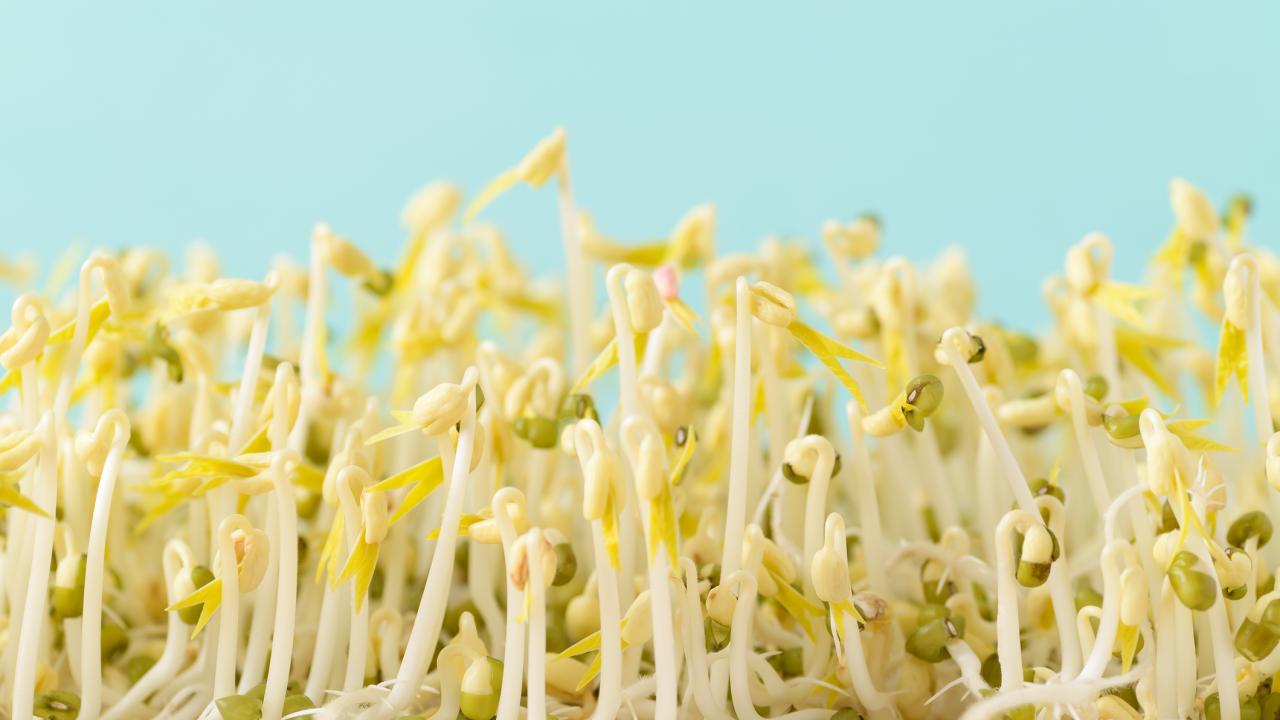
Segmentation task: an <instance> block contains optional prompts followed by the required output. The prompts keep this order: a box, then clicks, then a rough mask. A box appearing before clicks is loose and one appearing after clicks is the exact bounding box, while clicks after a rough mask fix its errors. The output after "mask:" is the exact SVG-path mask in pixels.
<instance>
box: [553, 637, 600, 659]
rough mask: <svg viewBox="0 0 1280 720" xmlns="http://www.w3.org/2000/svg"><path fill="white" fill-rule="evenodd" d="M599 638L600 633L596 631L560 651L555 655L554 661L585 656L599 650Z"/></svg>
mask: <svg viewBox="0 0 1280 720" xmlns="http://www.w3.org/2000/svg"><path fill="white" fill-rule="evenodd" d="M600 638H601V636H600V631H599V630H596V631H595V632H593V633H591V634H590V635H588V636H586V637H584V638H582V639H581V640H579V641H578V642H576V643H574V644H572V645H570V646H569V647H567V648H565V649H564V650H562V651H560V654H559V655H556V659H557V660H564V659H565V658H571V657H577V656H579V655H586V654H587V653H589V652H592V651H594V650H599V649H600Z"/></svg>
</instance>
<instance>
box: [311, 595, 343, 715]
mask: <svg viewBox="0 0 1280 720" xmlns="http://www.w3.org/2000/svg"><path fill="white" fill-rule="evenodd" d="M320 584H321V585H322V586H323V588H322V590H321V593H322V595H321V599H320V618H319V621H318V622H317V623H316V633H315V635H316V639H315V646H314V647H313V648H312V651H311V663H310V664H309V665H308V669H309V673H308V675H307V686H306V689H305V690H304V693H305V694H306V696H307V697H308V698H310V699H311V702H313V703H316V704H319V703H321V702H322V701H323V700H324V695H325V692H326V690H325V688H326V686H327V685H328V684H329V674H330V673H331V671H332V669H333V654H334V644H335V643H336V637H335V635H336V633H335V632H333V630H334V629H335V628H336V624H337V623H338V622H339V620H338V618H339V617H340V616H341V614H342V603H341V598H342V594H341V593H340V592H338V591H337V590H335V589H333V588H330V587H329V582H328V580H327V579H326V578H323V577H322V578H321V579H320Z"/></svg>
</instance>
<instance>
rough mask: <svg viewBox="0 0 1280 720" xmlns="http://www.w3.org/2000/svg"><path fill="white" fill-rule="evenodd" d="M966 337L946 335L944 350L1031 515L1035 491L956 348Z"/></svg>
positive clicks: (1021, 504)
mask: <svg viewBox="0 0 1280 720" xmlns="http://www.w3.org/2000/svg"><path fill="white" fill-rule="evenodd" d="M965 337H968V334H967V333H965V331H964V330H962V329H960V328H951V329H950V330H948V331H947V332H946V334H944V335H943V336H942V342H941V343H940V347H941V348H942V351H943V352H944V353H946V357H947V363H948V364H949V365H951V369H952V370H955V373H956V377H958V378H960V385H961V386H962V387H963V388H964V392H965V394H966V395H968V396H969V403H970V404H971V405H973V411H974V413H975V414H977V416H978V422H979V423H980V424H981V425H982V431H983V432H984V433H985V434H986V436H987V440H989V441H990V442H991V449H992V450H994V451H995V453H996V458H997V460H998V461H999V463H1000V465H1001V469H1002V470H1004V474H1005V478H1006V479H1007V480H1008V481H1009V489H1010V490H1012V491H1013V497H1014V499H1015V500H1016V501H1017V502H1018V507H1020V508H1021V509H1023V510H1026V511H1027V512H1034V511H1035V507H1036V505H1035V501H1034V500H1033V499H1032V497H1031V490H1030V489H1029V488H1028V487H1027V479H1026V477H1025V476H1024V475H1023V474H1022V469H1021V468H1020V467H1019V466H1018V460H1017V458H1015V457H1014V456H1013V450H1012V449H1011V448H1010V447H1009V441H1008V440H1007V439H1006V438H1005V436H1004V433H1003V432H1001V431H1000V426H999V425H998V424H996V416H995V413H993V412H991V406H990V405H988V404H987V399H986V397H985V396H984V395H983V394H982V388H980V387H979V386H978V379H977V378H975V377H974V376H973V371H972V370H970V369H969V361H968V359H967V358H965V357H963V356H961V355H960V350H959V349H958V348H957V347H956V344H957V342H959V341H960V338H965Z"/></svg>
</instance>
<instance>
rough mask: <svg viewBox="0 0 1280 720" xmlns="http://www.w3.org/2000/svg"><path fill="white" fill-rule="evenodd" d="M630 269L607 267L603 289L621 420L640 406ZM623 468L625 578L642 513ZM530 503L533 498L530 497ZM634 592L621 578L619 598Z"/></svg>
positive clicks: (632, 560)
mask: <svg viewBox="0 0 1280 720" xmlns="http://www.w3.org/2000/svg"><path fill="white" fill-rule="evenodd" d="M630 270H631V266H630V265H626V264H621V263H620V264H618V265H614V266H613V267H611V268H609V273H608V275H607V276H606V277H605V289H606V290H607V291H608V294H609V309H610V312H611V314H612V316H613V330H614V341H615V342H616V343H617V345H618V405H619V413H618V415H619V418H620V419H621V420H623V421H625V420H626V419H627V418H629V417H631V416H632V415H634V414H636V412H637V411H638V410H639V407H640V400H639V396H638V394H637V392H638V391H637V388H636V385H637V380H638V378H637V372H636V346H635V333H634V332H633V331H632V329H631V313H630V311H629V310H628V309H627V300H626V295H625V291H624V290H623V287H622V283H623V280H624V279H625V278H626V275H627V273H628V272H629V271H630ZM624 472H626V473H627V474H628V477H627V481H626V482H624V483H622V484H623V486H624V488H623V492H624V493H626V496H627V501H626V507H625V508H623V510H622V512H620V513H619V517H618V523H619V527H618V555H619V558H620V559H621V565H622V568H621V573H620V575H621V578H622V579H624V580H625V579H626V578H630V577H634V576H635V563H636V559H635V556H636V550H635V543H634V538H635V537H636V524H637V523H636V516H637V515H640V514H642V513H643V511H642V509H641V508H640V499H639V497H638V496H637V495H636V488H635V483H634V482H632V478H631V477H630V472H631V469H630V466H629V465H624ZM529 501H530V503H531V504H532V503H535V502H537V500H536V499H534V498H530V499H529ZM633 594H634V589H633V588H632V587H631V583H630V582H623V583H622V586H621V592H620V593H619V598H620V599H621V601H622V602H624V603H630V601H631V599H632V597H633Z"/></svg>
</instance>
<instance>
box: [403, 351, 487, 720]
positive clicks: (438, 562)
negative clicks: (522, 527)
mask: <svg viewBox="0 0 1280 720" xmlns="http://www.w3.org/2000/svg"><path fill="white" fill-rule="evenodd" d="M477 378H478V374H477V371H476V369H475V367H469V368H467V371H466V372H465V373H464V374H463V379H462V384H463V386H464V387H469V388H471V390H470V391H469V392H468V393H467V410H466V411H465V412H463V414H462V421H461V423H462V429H461V432H459V433H458V451H457V455H456V457H455V458H454V461H453V467H452V468H451V475H450V478H449V494H448V497H447V499H446V500H445V506H444V522H443V524H442V525H441V526H440V537H439V539H437V540H436V547H435V552H434V554H433V555H432V557H431V569H430V571H429V572H428V573H427V583H426V587H424V588H423V591H422V600H421V602H420V603H419V604H418V612H417V615H416V616H415V617H414V620H413V629H412V630H410V631H409V642H408V645H407V646H406V649H405V654H404V659H403V660H402V661H401V664H400V672H399V674H397V675H396V684H395V686H394V687H393V688H392V689H391V694H390V696H389V697H388V698H387V702H388V704H389V705H390V706H391V707H392V708H393V709H394V710H395V711H397V712H398V711H400V710H403V709H404V708H406V707H408V706H409V703H411V702H412V701H413V698H414V697H415V696H416V695H417V693H418V687H419V686H420V685H421V684H422V678H423V677H425V676H426V673H427V662H428V661H429V660H430V659H431V656H432V655H434V654H435V650H436V643H437V641H438V640H439V639H440V624H441V622H443V621H444V611H445V604H446V600H447V596H448V592H449V585H450V582H451V581H452V579H453V556H454V551H455V549H456V547H457V540H458V523H459V521H460V520H461V517H462V499H463V497H464V496H465V494H466V483H467V478H468V477H469V476H470V473H471V453H472V450H473V448H474V447H475V432H476V393H475V387H476V381H477ZM446 442H447V440H446Z"/></svg>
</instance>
